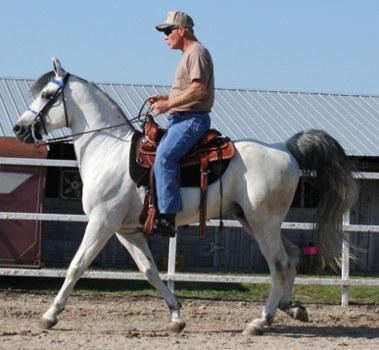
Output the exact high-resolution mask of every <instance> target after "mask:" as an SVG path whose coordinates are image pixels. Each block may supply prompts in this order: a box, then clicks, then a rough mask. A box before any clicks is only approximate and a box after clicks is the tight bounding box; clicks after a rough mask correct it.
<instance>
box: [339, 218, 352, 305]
mask: <svg viewBox="0 0 379 350" xmlns="http://www.w3.org/2000/svg"><path fill="white" fill-rule="evenodd" d="M349 224H350V211H347V212H346V213H345V214H344V216H343V227H347V226H348V225H349ZM343 235H344V237H343V238H344V240H343V243H342V270H341V278H342V280H343V281H347V280H348V279H349V277H350V233H349V232H344V233H343ZM341 294H342V296H341V305H342V306H348V305H349V286H348V285H344V284H343V285H342V286H341Z"/></svg>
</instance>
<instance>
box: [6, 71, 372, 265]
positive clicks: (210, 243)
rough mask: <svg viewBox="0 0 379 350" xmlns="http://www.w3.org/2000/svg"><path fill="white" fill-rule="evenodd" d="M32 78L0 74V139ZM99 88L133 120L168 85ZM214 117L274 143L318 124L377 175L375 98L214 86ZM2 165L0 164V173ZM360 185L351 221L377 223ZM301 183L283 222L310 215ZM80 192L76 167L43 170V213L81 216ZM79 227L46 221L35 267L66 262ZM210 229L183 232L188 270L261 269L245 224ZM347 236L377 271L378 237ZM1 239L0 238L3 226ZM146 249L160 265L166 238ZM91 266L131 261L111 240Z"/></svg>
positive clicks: (24, 101) (364, 184) (239, 135)
mask: <svg viewBox="0 0 379 350" xmlns="http://www.w3.org/2000/svg"><path fill="white" fill-rule="evenodd" d="M33 82H34V80H33V79H13V78H0V137H13V132H12V126H13V124H14V123H15V121H16V120H17V118H18V116H19V115H21V114H22V112H23V111H24V110H25V109H26V108H27V106H28V102H29V101H30V99H29V96H28V90H29V88H30V87H31V85H32V84H33ZM97 85H99V86H100V87H101V88H102V89H103V90H104V91H105V92H106V93H108V94H109V95H110V96H111V97H112V98H113V99H114V100H115V101H116V102H117V103H118V104H119V105H120V107H121V108H122V109H123V110H124V112H125V114H126V115H127V116H128V117H130V118H132V117H135V116H136V115H137V114H138V112H139V110H140V108H141V106H142V104H143V102H144V100H145V99H146V98H147V96H149V95H151V94H154V93H158V94H164V93H166V92H167V91H168V89H169V87H168V86H162V85H144V84H140V85H138V84H112V83H98V84H97ZM211 115H212V123H213V125H212V126H213V127H215V128H216V129H219V130H220V131H221V132H222V133H223V134H224V135H227V136H229V137H230V138H231V139H243V138H254V139H257V140H260V141H263V142H267V143H276V142H282V141H284V140H286V139H288V138H289V137H291V136H292V135H293V134H294V133H296V132H298V131H301V130H304V129H308V128H317V129H323V130H325V131H327V132H328V133H329V134H331V135H332V136H333V137H335V138H336V139H337V140H338V141H339V142H340V143H341V145H342V146H343V147H344V149H345V150H346V152H347V154H348V155H349V156H350V157H351V158H352V159H353V160H354V161H355V163H356V165H357V168H358V170H359V171H364V172H379V136H378V135H379V95H378V96H373V95H356V94H354V95H349V94H331V93H313V92H291V91H267V90H255V89H216V101H215V106H214V109H213V111H212V114H211ZM160 122H161V123H162V124H163V125H164V123H165V119H164V117H160ZM67 132H68V131H67V130H59V131H55V132H54V133H53V135H52V136H54V137H57V136H62V134H66V133H67ZM49 158H57V159H74V154H73V151H72V147H71V146H70V145H61V146H54V147H52V148H51V150H50V152H49ZM3 169H4V167H2V166H1V164H0V172H1V171H3ZM360 184H361V195H360V198H359V201H358V203H357V204H356V206H355V207H354V209H353V211H352V213H351V222H352V223H356V224H370V225H378V224H379V215H378V212H379V181H376V180H360ZM304 186H305V185H304V184H303V183H302V182H301V183H300V185H299V189H298V193H297V196H296V198H295V200H294V203H293V207H292V208H291V210H290V213H289V215H288V217H287V219H286V221H296V222H301V221H303V222H309V221H310V220H311V217H312V215H313V213H314V208H313V204H314V203H313V202H312V194H310V192H309V189H307V188H305V187H304ZM0 196H1V194H0ZM80 197H81V187H80V176H79V174H78V172H77V171H76V170H73V169H68V168H66V169H65V168H54V169H48V170H47V177H46V196H45V201H44V211H45V212H54V213H56V212H60V213H65V212H69V213H74V214H75V213H81V203H80V200H78V199H80ZM7 210H9V209H8V208H6V207H1V208H0V211H7ZM0 224H2V223H1V222H0ZM83 225H84V224H81V223H69V224H61V225H57V224H56V223H51V222H50V223H49V222H46V223H43V226H42V244H41V252H40V261H39V264H40V265H46V266H59V265H65V264H67V262H68V261H70V260H71V257H72V255H73V254H74V252H75V250H76V248H77V246H78V244H79V242H80V240H81V237H82V232H83ZM0 227H1V226H0ZM208 232H209V233H208V236H207V237H206V239H205V240H203V241H200V240H199V239H198V235H197V228H192V227H191V228H189V229H188V230H185V231H182V232H180V235H179V240H178V254H180V255H182V256H183V257H184V263H183V265H184V268H185V269H187V270H191V271H199V270H204V269H207V268H212V269H213V270H214V269H219V270H221V271H222V270H227V271H246V272H248V271H251V270H262V269H265V268H266V266H265V262H264V259H263V257H262V256H261V255H260V253H259V251H258V247H257V245H256V243H255V242H254V241H252V240H251V239H250V237H248V236H247V235H246V234H245V233H244V232H243V230H242V229H239V228H233V229H228V230H227V232H225V233H222V236H220V233H219V232H218V230H217V229H210V230H208ZM284 234H286V235H288V236H290V239H291V240H293V241H295V242H296V243H297V244H298V245H299V246H301V247H303V246H306V245H308V244H309V243H310V240H311V237H310V236H309V234H308V233H307V232H287V231H285V232H284ZM352 240H353V243H355V244H357V245H358V246H359V247H361V248H363V251H362V252H361V253H360V255H359V259H358V260H357V262H355V265H354V267H353V268H352V270H353V271H354V270H356V271H364V272H378V271H379V257H378V254H377V251H378V249H379V237H378V235H375V234H373V233H371V234H370V233H369V234H367V233H356V234H353V235H352ZM1 244H3V241H2V240H1V229H0V245H1ZM242 247H243V248H244V249H242ZM151 248H152V251H153V254H154V256H155V258H156V261H157V262H158V264H161V263H164V258H165V254H166V252H167V240H166V239H163V238H160V237H157V238H155V239H154V240H153V241H152V243H151ZM0 251H1V250H0ZM0 263H1V261H0ZM94 264H95V265H100V266H103V267H123V268H124V267H128V266H131V265H133V262H132V261H131V259H130V258H129V257H128V255H127V253H125V251H124V249H123V248H122V247H120V246H119V245H118V243H117V241H116V240H112V241H111V242H109V244H108V245H107V246H106V248H105V250H104V251H103V252H102V253H101V255H100V256H99V257H98V258H97V259H96V261H95V262H94Z"/></svg>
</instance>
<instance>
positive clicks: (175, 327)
mask: <svg viewBox="0 0 379 350" xmlns="http://www.w3.org/2000/svg"><path fill="white" fill-rule="evenodd" d="M185 326H186V323H185V322H184V321H180V322H171V324H170V326H169V327H168V329H167V330H168V331H169V332H172V333H179V332H181V331H182V330H183V329H184V328H185Z"/></svg>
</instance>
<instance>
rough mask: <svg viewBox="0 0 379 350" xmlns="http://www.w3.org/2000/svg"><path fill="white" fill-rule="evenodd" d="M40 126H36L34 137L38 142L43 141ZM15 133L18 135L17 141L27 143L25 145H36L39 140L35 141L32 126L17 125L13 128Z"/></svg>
mask: <svg viewBox="0 0 379 350" xmlns="http://www.w3.org/2000/svg"><path fill="white" fill-rule="evenodd" d="M40 129H41V128H40V126H39V125H38V123H36V124H34V136H35V138H36V139H37V140H41V139H42V135H41V133H40ZM13 132H14V133H15V135H16V138H17V140H19V141H22V142H25V143H35V142H36V141H37V140H36V139H34V137H33V132H32V126H31V125H28V126H25V125H20V124H16V125H15V126H14V127H13Z"/></svg>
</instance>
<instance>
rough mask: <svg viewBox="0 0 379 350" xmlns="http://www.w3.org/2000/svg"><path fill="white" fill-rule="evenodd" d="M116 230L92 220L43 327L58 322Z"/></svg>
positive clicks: (44, 318)
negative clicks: (93, 262) (78, 283)
mask: <svg viewBox="0 0 379 350" xmlns="http://www.w3.org/2000/svg"><path fill="white" fill-rule="evenodd" d="M113 233H114V232H112V231H111V230H110V229H107V228H106V227H105V226H102V223H101V222H99V221H98V220H90V221H89V222H88V225H87V227H86V231H85V234H84V237H83V240H82V242H81V244H80V247H79V249H78V251H77V252H76V254H75V256H74V258H73V260H72V261H71V263H70V266H69V268H68V270H67V273H66V278H65V280H64V283H63V285H62V287H61V289H60V291H59V293H58V295H57V296H56V298H55V299H54V302H53V303H52V305H51V306H50V308H49V309H48V310H47V312H46V313H45V314H44V315H43V316H42V319H41V324H40V325H41V327H43V328H46V329H48V328H51V327H53V326H54V325H56V324H57V323H58V315H59V314H60V313H61V312H62V311H63V310H64V308H65V306H66V304H67V301H68V298H69V296H70V294H71V292H72V290H73V289H74V286H75V284H76V282H77V281H78V280H79V279H80V277H81V276H82V275H83V272H84V271H85V270H86V268H87V267H88V266H89V265H90V264H91V262H92V261H93V260H94V259H95V257H96V256H97V255H98V254H99V252H100V251H101V250H102V249H103V247H104V246H105V244H106V243H107V241H108V240H109V238H110V237H111V236H112V234H113Z"/></svg>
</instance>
